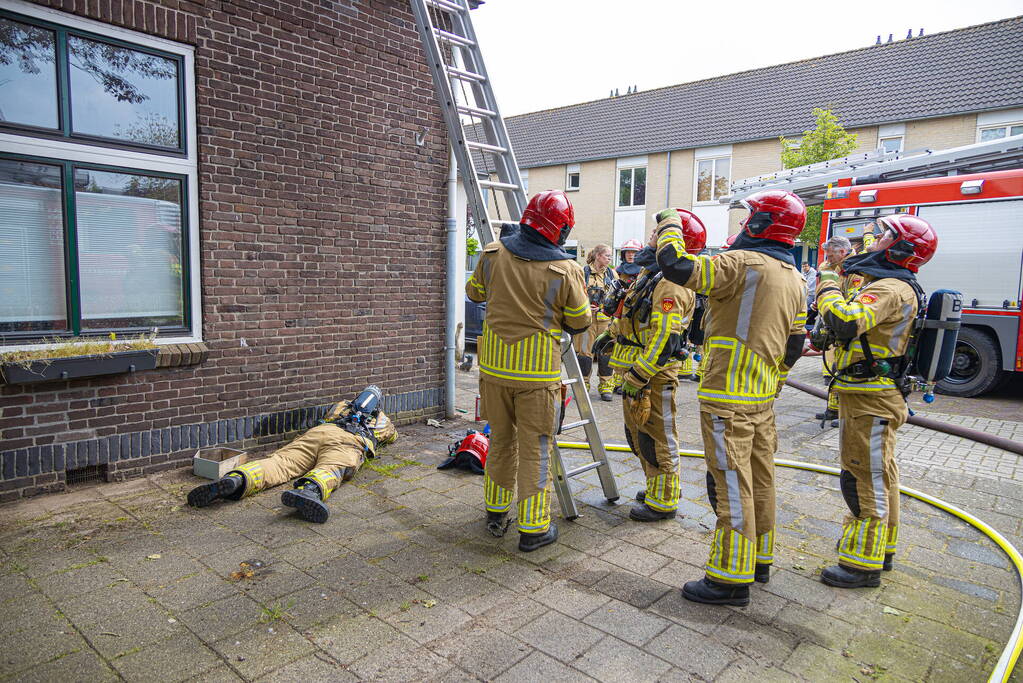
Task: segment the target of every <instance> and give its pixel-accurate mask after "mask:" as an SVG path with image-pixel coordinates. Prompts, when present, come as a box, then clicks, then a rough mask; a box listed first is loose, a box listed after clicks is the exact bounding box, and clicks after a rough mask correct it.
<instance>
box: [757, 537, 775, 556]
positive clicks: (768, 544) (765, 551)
mask: <svg viewBox="0 0 1023 683" xmlns="http://www.w3.org/2000/svg"><path fill="white" fill-rule="evenodd" d="M757 564H774V529H771V530H770V531H768V532H767V533H765V534H760V535H759V536H757Z"/></svg>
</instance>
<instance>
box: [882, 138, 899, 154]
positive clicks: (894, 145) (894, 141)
mask: <svg viewBox="0 0 1023 683" xmlns="http://www.w3.org/2000/svg"><path fill="white" fill-rule="evenodd" d="M877 147H878V149H880V150H881V151H882V152H901V151H902V136H901V135H892V136H890V137H884V138H879V139H878V141H877Z"/></svg>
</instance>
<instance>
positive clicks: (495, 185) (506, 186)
mask: <svg viewBox="0 0 1023 683" xmlns="http://www.w3.org/2000/svg"><path fill="white" fill-rule="evenodd" d="M479 184H480V185H481V186H482V187H489V188H492V189H494V190H507V191H508V192H514V191H515V190H517V189H519V186H518V185H513V184H512V183H499V182H497V181H496V180H481V181H479ZM573 381H574V380H573Z"/></svg>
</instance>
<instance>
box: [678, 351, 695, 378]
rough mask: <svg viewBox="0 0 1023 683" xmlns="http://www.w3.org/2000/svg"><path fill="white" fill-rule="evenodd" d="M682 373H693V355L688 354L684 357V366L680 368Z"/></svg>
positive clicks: (679, 370)
mask: <svg viewBox="0 0 1023 683" xmlns="http://www.w3.org/2000/svg"><path fill="white" fill-rule="evenodd" d="M678 372H679V374H680V375H691V374H693V357H692V355H689V356H686V357H685V358H683V359H682V367H680V368H679V369H678Z"/></svg>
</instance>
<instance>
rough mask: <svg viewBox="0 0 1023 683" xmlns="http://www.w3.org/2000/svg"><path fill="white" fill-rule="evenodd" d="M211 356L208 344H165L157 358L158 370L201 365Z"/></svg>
mask: <svg viewBox="0 0 1023 683" xmlns="http://www.w3.org/2000/svg"><path fill="white" fill-rule="evenodd" d="M209 355H210V350H209V348H207V346H206V344H204V343H202V342H196V343H192V344H165V345H163V346H161V347H160V354H159V355H158V356H157V357H156V367H157V368H179V367H184V366H186V365H199V364H200V363H202V362H203V361H205V360H206V359H207V358H208V357H209Z"/></svg>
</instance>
